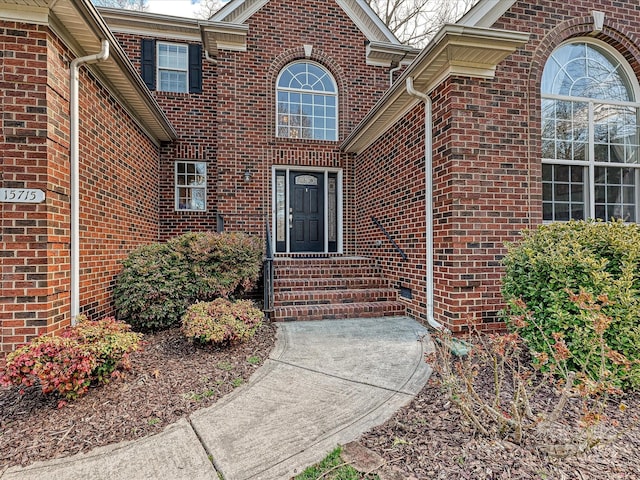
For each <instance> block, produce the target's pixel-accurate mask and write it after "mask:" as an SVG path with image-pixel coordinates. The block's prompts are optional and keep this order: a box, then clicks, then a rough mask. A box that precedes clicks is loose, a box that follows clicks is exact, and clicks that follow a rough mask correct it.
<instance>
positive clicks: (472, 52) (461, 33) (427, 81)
mask: <svg viewBox="0 0 640 480" xmlns="http://www.w3.org/2000/svg"><path fill="white" fill-rule="evenodd" d="M528 39H529V34H527V33H520V32H511V31H507V30H498V29H490V28H478V27H469V26H464V25H458V24H455V25H445V26H444V27H442V29H441V30H440V31H439V32H438V34H437V35H436V36H435V37H434V38H433V39H432V40H431V42H429V44H428V45H427V46H426V47H425V49H424V50H423V51H422V52H421V53H420V55H419V56H418V58H416V59H415V61H414V62H413V63H412V64H411V65H409V66H408V67H407V68H406V69H405V71H404V72H403V73H402V75H401V76H400V78H399V79H398V80H396V81H395V82H394V84H393V85H392V86H391V88H390V89H389V90H387V92H386V93H385V94H384V95H383V96H382V98H381V99H380V100H379V101H378V102H377V103H376V104H375V105H374V106H373V108H372V109H371V110H370V111H369V113H367V115H366V116H365V117H364V119H363V120H362V121H361V122H360V123H359V124H358V126H356V128H355V129H354V130H353V131H352V132H351V134H349V136H348V137H347V138H346V139H345V140H344V141H343V142H342V145H341V148H342V149H343V150H345V151H347V152H352V153H360V152H362V151H363V150H365V149H366V148H367V147H368V146H369V145H371V144H372V143H373V142H375V140H376V139H377V138H379V137H380V136H381V135H382V134H384V133H385V132H386V131H387V129H388V128H389V127H390V126H391V125H393V124H395V123H396V122H397V121H398V120H399V119H400V118H402V116H403V115H405V114H406V113H407V112H408V111H409V110H411V109H412V108H413V107H414V106H415V105H416V104H417V103H418V102H419V101H420V100H419V99H417V98H416V97H414V96H413V95H410V94H409V93H408V91H407V87H406V79H407V78H408V77H411V78H412V79H413V81H414V88H415V89H416V90H418V91H420V92H424V93H427V94H428V93H430V92H431V91H432V90H433V89H434V88H435V87H436V86H438V85H439V84H440V83H441V82H442V81H443V80H445V79H446V78H447V77H449V76H451V75H458V76H464V77H475V78H493V76H494V75H495V71H496V67H497V65H498V64H499V63H500V62H501V61H502V60H504V59H505V58H506V57H507V56H509V55H510V54H511V53H513V52H514V51H515V50H516V49H517V48H518V47H520V46H522V45H524V44H525V43H526V42H527V41H528Z"/></svg>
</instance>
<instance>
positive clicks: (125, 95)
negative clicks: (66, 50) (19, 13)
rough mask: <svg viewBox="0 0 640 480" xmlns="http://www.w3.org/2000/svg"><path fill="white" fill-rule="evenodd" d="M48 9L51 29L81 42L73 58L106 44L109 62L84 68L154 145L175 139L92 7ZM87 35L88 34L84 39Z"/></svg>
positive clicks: (62, 1) (62, 4) (66, 0)
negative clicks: (91, 71) (135, 122)
mask: <svg viewBox="0 0 640 480" xmlns="http://www.w3.org/2000/svg"><path fill="white" fill-rule="evenodd" d="M49 8H50V15H51V17H52V22H51V24H52V28H53V26H54V24H55V25H58V26H59V28H62V29H64V32H65V33H66V34H67V35H69V36H71V37H72V38H73V39H76V38H82V43H81V44H80V43H76V45H75V47H76V50H79V51H76V52H74V53H75V54H77V55H87V54H91V53H96V52H98V51H100V48H101V42H102V40H107V41H109V44H110V49H109V50H110V54H109V58H108V59H107V60H106V61H103V62H98V63H95V64H93V65H89V66H88V67H87V68H91V69H92V70H93V71H94V72H96V74H97V76H98V78H99V79H100V81H101V82H102V83H103V84H105V86H106V87H107V88H108V89H109V90H110V92H111V94H112V95H113V96H114V97H115V98H116V99H117V100H118V101H119V102H120V104H121V105H122V106H123V107H124V108H125V109H126V110H127V111H128V113H129V114H130V115H131V116H132V117H133V118H134V119H135V120H136V121H137V123H138V124H139V125H140V126H141V128H142V129H143V130H144V131H145V132H147V134H148V135H149V136H150V137H151V138H153V139H154V141H156V142H157V143H159V142H167V141H172V140H175V139H176V138H178V135H177V132H176V130H175V129H174V127H173V125H171V122H170V121H169V119H168V118H167V117H166V115H165V114H164V112H163V111H162V109H161V108H160V106H159V105H158V103H157V102H156V100H155V98H154V97H153V96H152V95H151V92H150V91H149V89H148V88H147V86H146V85H145V84H144V82H143V80H142V78H141V77H140V74H139V73H138V72H137V70H136V69H135V67H134V66H133V65H132V63H131V61H130V60H129V58H128V56H127V54H126V53H125V52H124V50H123V49H122V47H121V46H120V44H119V43H118V40H117V39H116V38H115V36H114V35H113V33H112V32H111V31H110V30H109V27H108V26H107V24H106V22H105V21H104V19H103V18H102V17H101V16H100V14H99V13H98V11H97V10H96V9H95V7H94V6H93V5H92V4H91V3H90V2H89V1H86V0H58V1H56V2H54V3H52V4H51V5H50V7H49ZM87 32H91V34H90V35H89V36H87Z"/></svg>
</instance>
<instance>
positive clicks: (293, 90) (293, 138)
mask: <svg viewBox="0 0 640 480" xmlns="http://www.w3.org/2000/svg"><path fill="white" fill-rule="evenodd" d="M296 63H309V64H312V65H316V66H318V67H320V68H321V69H322V70H324V71H325V72H326V74H327V75H328V76H329V78H330V79H331V81H332V82H333V86H334V87H335V92H334V93H326V92H320V91H315V90H311V91H309V90H297V89H292V88H281V87H279V84H280V78H281V77H282V74H283V73H284V71H285V70H286V69H287V68H289V67H290V66H291V65H294V64H296ZM275 90H276V98H275V102H276V105H275V106H276V108H275V111H276V119H275V126H276V132H275V133H276V135H275V136H276V138H282V139H286V140H314V141H317V142H318V141H319V142H338V141H339V137H340V128H339V126H340V118H339V116H340V109H339V103H340V98H339V95H338V94H339V93H340V92H339V90H338V83H337V82H336V79H335V77H334V76H333V74H332V73H331V72H330V71H329V69H328V68H327V67H325V66H324V65H322V64H321V63H318V62H314V61H312V60H297V61H294V62H291V63H288V64H287V65H285V66H284V67H283V68H282V69H281V70H280V73H278V77H277V78H276V88H275ZM280 91H283V92H296V93H307V94H309V93H310V94H311V95H325V96H328V97H334V98H335V99H336V102H335V103H336V107H335V108H336V116H335V122H336V126H335V131H334V132H335V139H334V140H328V139H318V138H303V137H299V138H298V137H282V136H280V135H279V134H278V132H279V131H280V123H279V118H278V117H279V115H278V92H280Z"/></svg>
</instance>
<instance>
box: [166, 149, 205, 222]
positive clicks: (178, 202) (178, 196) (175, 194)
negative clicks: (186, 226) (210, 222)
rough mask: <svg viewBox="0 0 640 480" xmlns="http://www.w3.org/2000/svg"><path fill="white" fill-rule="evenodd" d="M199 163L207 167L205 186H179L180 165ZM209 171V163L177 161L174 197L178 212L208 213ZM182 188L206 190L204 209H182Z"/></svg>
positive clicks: (175, 207)
mask: <svg viewBox="0 0 640 480" xmlns="http://www.w3.org/2000/svg"><path fill="white" fill-rule="evenodd" d="M197 163H202V164H204V166H205V171H204V184H203V185H197V186H196V185H194V186H191V185H178V164H197ZM207 170H208V165H207V162H203V161H200V160H176V161H175V162H174V167H173V172H174V175H173V186H174V188H173V196H174V202H173V203H174V209H175V211H176V212H200V213H203V212H206V211H207V190H208V189H207ZM180 188H198V189H203V190H204V208H203V209H197V208H180V194H179V189H180Z"/></svg>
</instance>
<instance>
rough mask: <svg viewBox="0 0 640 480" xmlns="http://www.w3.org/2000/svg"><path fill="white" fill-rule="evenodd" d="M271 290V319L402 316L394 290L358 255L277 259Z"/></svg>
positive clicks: (370, 263) (401, 307)
mask: <svg viewBox="0 0 640 480" xmlns="http://www.w3.org/2000/svg"><path fill="white" fill-rule="evenodd" d="M274 292H275V299H274V312H273V315H272V318H273V320H274V321H292V320H327V319H342V318H367V317H368V318H371V317H383V316H397V315H404V314H405V305H404V303H402V302H400V301H398V294H397V292H396V290H394V289H393V288H390V287H389V284H388V282H387V281H386V280H385V279H384V278H382V276H381V275H380V272H379V269H378V268H377V266H376V265H375V263H374V262H373V261H372V260H371V259H368V258H364V257H331V258H278V259H276V260H275V261H274Z"/></svg>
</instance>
